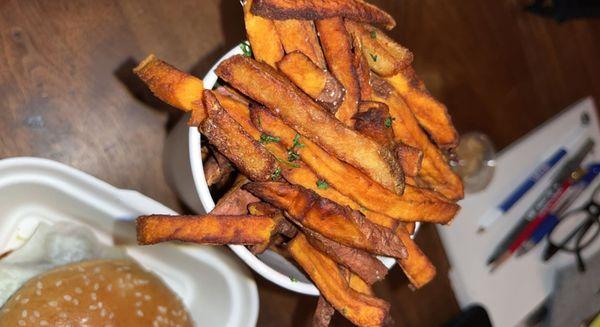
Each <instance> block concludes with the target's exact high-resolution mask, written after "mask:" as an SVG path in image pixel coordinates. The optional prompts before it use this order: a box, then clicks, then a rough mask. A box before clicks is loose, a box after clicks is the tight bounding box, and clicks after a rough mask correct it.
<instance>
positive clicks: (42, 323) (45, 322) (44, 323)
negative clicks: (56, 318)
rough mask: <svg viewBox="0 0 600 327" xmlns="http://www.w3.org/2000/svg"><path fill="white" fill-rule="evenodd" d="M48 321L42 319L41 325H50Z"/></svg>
mask: <svg viewBox="0 0 600 327" xmlns="http://www.w3.org/2000/svg"><path fill="white" fill-rule="evenodd" d="M48 325H49V324H48V322H47V321H46V320H41V321H40V326H48Z"/></svg>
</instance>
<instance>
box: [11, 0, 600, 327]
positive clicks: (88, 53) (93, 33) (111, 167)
mask: <svg viewBox="0 0 600 327" xmlns="http://www.w3.org/2000/svg"><path fill="white" fill-rule="evenodd" d="M373 2H375V3H377V4H380V5H381V6H382V8H384V9H386V10H388V11H389V12H390V13H391V14H392V15H393V16H394V17H395V18H396V20H397V22H398V27H397V28H396V29H395V30H394V31H392V32H391V34H392V35H393V36H394V37H395V38H397V39H398V40H400V41H401V42H402V43H403V44H405V45H406V46H408V47H409V48H410V49H411V50H412V51H413V52H414V53H415V56H416V57H415V65H416V70H417V72H418V73H419V74H420V75H421V76H422V77H423V79H424V80H425V81H426V83H427V84H428V86H429V88H430V90H431V92H432V93H433V94H434V95H436V96H438V97H439V98H440V99H441V100H443V101H444V102H445V103H447V105H448V107H449V109H450V111H451V113H452V115H453V117H454V121H455V122H456V124H457V126H458V127H459V129H460V130H461V131H463V132H464V131H469V130H481V131H483V132H485V133H487V134H489V135H490V136H491V138H492V140H493V141H494V142H495V143H496V144H497V145H498V147H500V148H501V147H504V146H506V145H507V144H509V143H510V142H512V141H514V140H515V139H516V138H518V137H519V136H521V135H523V134H524V133H526V132H527V131H528V130H530V129H531V128H533V127H534V126H536V125H538V124H539V123H541V122H542V121H544V120H545V119H547V118H549V117H551V116H552V115H554V114H555V113H557V112H558V111H560V110H561V109H563V108H564V107H565V106H566V105H568V104H570V103H572V102H574V101H576V100H577V99H579V98H581V97H583V96H585V95H588V94H592V95H594V96H595V97H597V98H600V77H599V74H598V73H599V72H600V61H598V60H597V58H599V57H600V21H598V20H595V21H593V20H579V21H572V22H567V23H564V24H557V23H555V22H554V21H552V20H548V19H543V18H540V17H538V16H534V15H531V14H528V13H525V12H523V11H522V10H521V7H522V5H523V2H522V1H517V0H513V1H504V2H481V1H476V0H462V1H449V0H447V1H435V0H403V1H397V0H379V1H373ZM243 37H244V32H243V24H242V20H241V10H240V8H239V4H238V2H237V1H235V0H220V1H219V0H204V1H192V0H178V1H170V2H165V1H155V0H152V1H115V0H101V1H93V2H89V1H81V0H79V1H66V0H55V1H39V0H38V1H34V0H31V1H18V0H9V1H3V2H2V4H0V115H1V116H0V117H1V119H0V157H3V158H4V157H9V156H22V155H32V156H40V157H45V158H51V159H54V160H58V161H61V162H64V163H66V164H69V165H72V166H74V167H76V168H78V169H81V170H83V171H86V172H88V173H91V174H93V175H95V176H97V177H99V178H101V179H103V180H106V181H107V182H109V183H111V184H113V185H116V186H118V187H122V188H131V189H135V190H138V191H141V192H143V193H145V194H147V195H149V196H151V197H153V198H155V199H157V200H159V201H161V202H163V203H165V204H166V205H168V206H170V207H172V208H173V209H176V210H185V209H184V208H183V207H182V205H181V204H180V203H179V201H178V200H177V198H176V196H175V194H174V193H173V191H172V190H171V189H170V188H169V186H168V185H167V184H166V181H165V178H164V175H163V164H164V160H165V159H166V160H168V158H163V145H164V140H165V136H166V134H167V131H168V128H169V127H170V126H172V124H173V122H175V121H176V120H177V119H178V118H179V117H180V114H179V113H177V112H176V111H175V110H172V109H171V108H168V107H167V106H164V105H162V104H160V103H159V102H158V101H155V100H154V99H153V98H152V97H151V96H150V95H149V94H148V93H147V92H146V91H145V89H144V88H143V86H142V85H140V84H139V82H137V80H136V79H135V78H134V77H133V76H132V74H131V72H130V68H131V67H132V66H133V65H134V63H135V62H136V61H137V60H139V59H141V58H143V57H144V56H145V55H146V54H148V53H155V54H157V55H158V56H160V57H163V58H165V59H166V60H168V61H169V62H171V63H173V64H175V65H177V66H179V67H181V68H184V69H188V70H190V71H192V72H194V73H195V74H196V75H198V76H202V75H203V74H204V73H205V72H206V70H207V69H208V68H209V67H210V66H211V65H212V63H213V62H214V60H215V59H217V58H218V57H219V56H220V55H221V54H222V53H224V52H225V51H226V50H227V49H229V48H231V47H232V46H234V45H235V44H236V43H237V42H238V41H239V40H241V39H242V38H243ZM448 228H451V227H448ZM418 242H419V243H420V244H421V245H422V247H423V249H424V251H425V252H426V253H427V254H428V255H429V256H430V257H431V258H432V260H433V261H434V263H435V264H436V266H437V267H438V277H437V278H436V279H435V281H434V282H433V283H432V284H431V285H428V286H426V287H425V288H423V289H422V290H418V291H414V292H413V291H411V290H409V289H408V287H407V286H406V284H407V282H406V279H405V277H404V276H403V275H402V273H401V272H400V270H399V269H398V268H394V269H393V270H392V272H391V273H390V277H389V278H388V279H387V280H386V281H385V282H383V283H381V284H380V285H377V287H376V291H377V292H378V293H379V294H381V296H382V297H384V298H386V299H388V300H390V301H391V302H392V304H393V306H392V307H393V309H392V314H393V316H394V318H395V320H396V325H397V326H415V325H418V326H437V325H440V324H441V323H443V322H444V321H446V320H447V319H449V318H450V317H451V316H453V315H454V314H456V313H457V312H458V306H457V304H456V300H455V299H454V296H453V293H452V290H451V288H450V285H449V281H448V278H447V272H448V269H449V264H448V262H447V260H446V257H445V254H444V251H443V248H442V246H441V243H440V242H439V238H438V236H437V234H436V232H435V230H434V228H432V227H431V226H427V227H425V228H424V229H423V230H422V232H421V233H420V235H419V237H418ZM256 280H257V283H258V285H259V290H260V291H259V294H260V300H261V309H260V316H259V325H260V326H290V325H295V326H306V325H307V324H308V322H309V320H310V315H311V314H312V310H313V309H314V307H315V305H316V299H315V298H311V297H307V296H299V295H296V294H293V293H291V292H288V291H285V290H282V289H281V288H279V287H277V286H275V285H273V284H271V283H270V282H268V281H266V280H264V279H262V278H261V277H259V276H256ZM334 325H347V323H346V322H344V321H343V320H342V319H340V317H339V316H336V319H335V321H334Z"/></svg>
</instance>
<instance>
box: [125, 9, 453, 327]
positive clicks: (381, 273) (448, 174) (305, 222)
mask: <svg viewBox="0 0 600 327" xmlns="http://www.w3.org/2000/svg"><path fill="white" fill-rule="evenodd" d="M243 6H244V19H245V26H246V30H247V35H248V40H249V44H247V43H246V44H243V45H242V49H243V50H244V55H237V56H233V57H231V58H229V59H227V60H225V61H223V62H222V63H221V64H220V65H219V66H218V68H217V69H216V73H217V75H218V76H219V78H220V80H221V84H222V85H219V86H218V87H216V88H215V89H213V90H205V89H204V85H203V82H202V80H200V79H198V78H196V77H194V76H191V75H189V74H187V73H185V72H182V71H180V70H178V69H176V68H175V67H173V66H171V65H169V64H167V63H165V62H164V61H162V60H160V59H158V58H156V57H155V56H153V55H150V56H149V57H148V58H146V59H145V60H144V61H142V62H141V63H140V64H139V66H138V67H137V68H136V69H135V73H136V74H137V75H138V76H139V77H140V78H141V79H142V80H143V81H144V82H145V83H146V84H147V85H148V87H149V88H150V90H152V92H153V93H154V94H155V95H156V96H157V97H159V98H160V99H162V100H163V101H165V102H167V103H169V104H170V105H172V106H174V107H177V108H179V109H181V110H184V111H188V112H191V115H190V117H191V118H190V121H189V123H190V124H191V125H193V126H198V128H199V130H200V132H201V133H202V134H203V135H204V136H205V137H206V138H207V139H208V141H209V142H210V144H211V146H212V147H214V149H215V150H216V154H215V155H216V157H217V161H218V162H224V161H227V162H226V164H219V165H218V167H220V168H223V167H228V165H229V167H230V166H231V165H232V166H234V167H235V169H236V170H237V171H238V172H239V175H238V177H237V179H236V180H235V183H234V184H233V186H232V187H231V189H230V190H229V191H228V192H227V193H226V194H225V195H224V196H223V197H222V198H221V199H220V200H219V201H218V203H217V205H216V207H215V209H214V210H213V211H212V212H210V213H209V214H206V215H202V216H161V215H152V216H143V217H139V218H138V221H137V223H138V240H139V243H140V244H154V243H157V242H163V241H170V240H179V241H188V242H195V243H200V244H218V245H222V244H244V245H247V246H248V247H249V248H250V250H251V251H253V252H254V253H261V252H262V251H265V250H267V249H271V250H273V251H277V252H278V253H280V254H282V255H284V256H286V257H288V258H292V259H293V260H294V261H295V262H296V263H297V265H299V266H300V267H301V268H302V269H303V270H304V272H305V273H306V274H307V275H308V276H309V277H310V279H311V280H312V281H313V282H314V284H315V285H316V286H317V287H318V289H319V290H320V292H321V297H320V298H319V302H318V306H317V310H316V313H315V316H314V319H313V322H314V325H315V326H327V325H328V324H329V321H330V319H331V316H332V315H333V314H334V310H335V311H338V312H339V313H341V314H342V315H343V316H344V317H346V318H347V319H348V320H350V321H351V322H352V323H354V324H356V325H359V326H381V325H385V324H387V323H389V322H390V317H389V307H390V305H389V304H388V303H386V302H385V301H383V300H381V299H378V298H377V297H375V295H374V294H373V291H372V289H371V285H372V284H373V283H375V282H377V281H379V280H381V279H383V278H384V277H385V275H386V273H387V269H386V267H385V266H384V265H383V264H382V263H381V262H380V261H379V260H378V259H377V258H376V257H375V255H382V256H388V257H393V258H395V259H396V260H397V262H398V264H399V265H400V267H401V268H402V269H403V270H404V272H405V273H406V276H407V277H408V279H409V281H410V283H411V284H412V285H413V286H414V287H415V288H419V287H422V286H423V285H425V284H427V283H428V282H429V281H431V279H432V278H433V277H434V276H435V268H434V266H433V265H432V264H431V262H430V261H429V260H428V258H427V257H426V256H425V255H424V254H423V253H422V251H421V250H420V249H419V247H418V246H417V245H416V244H415V243H414V241H413V240H412V239H411V237H410V234H411V233H412V231H413V228H414V223H415V222H431V223H439V224H447V223H449V222H450V221H451V220H452V219H453V217H454V216H455V215H456V213H457V212H458V210H459V206H458V205H457V204H456V201H458V200H459V199H461V198H462V197H463V185H462V182H461V180H460V179H459V177H458V176H457V175H456V174H455V173H454V172H453V171H452V170H451V168H450V167H449V165H448V163H447V159H446V157H445V156H444V151H447V150H451V149H452V148H453V147H455V146H456V144H457V138H458V134H457V132H456V130H455V128H454V126H453V125H452V122H451V120H450V117H449V116H448V113H447V110H446V107H445V106H444V105H443V104H442V103H440V102H439V101H437V100H435V99H434V98H433V97H432V96H431V95H430V94H429V92H428V91H427V89H426V88H425V85H424V84H423V82H422V81H421V80H419V78H418V77H417V76H416V74H415V72H414V70H413V68H412V65H411V64H412V59H413V55H412V53H411V52H410V51H409V50H408V49H406V48H404V47H403V46H401V45H400V44H398V43H396V42H394V41H393V40H392V39H390V38H389V37H388V36H386V35H385V34H384V32H383V31H382V30H381V29H378V28H377V27H375V26H380V27H383V28H384V29H391V28H393V27H394V26H395V21H394V20H393V18H392V17H391V16H390V15H388V14H387V13H385V12H384V11H382V10H380V9H379V8H377V7H375V6H373V5H370V4H368V3H365V2H363V1H361V0H345V1H341V0H301V1H300V0H298V1H289V0H254V1H252V0H247V1H246V2H245V3H244V4H243ZM219 158H220V161H219V160H218V159H219Z"/></svg>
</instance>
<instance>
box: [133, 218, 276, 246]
mask: <svg viewBox="0 0 600 327" xmlns="http://www.w3.org/2000/svg"><path fill="white" fill-rule="evenodd" d="M274 228H275V223H274V222H273V220H272V219H271V218H270V217H268V216H249V215H245V216H215V215H203V216H168V215H151V216H141V217H139V218H138V219H137V237H138V243H139V244H142V245H148V244H155V243H160V242H166V241H185V242H193V243H198V244H214V245H223V244H246V245H248V244H259V243H262V242H265V241H266V240H268V239H270V237H271V234H272V233H273V230H274Z"/></svg>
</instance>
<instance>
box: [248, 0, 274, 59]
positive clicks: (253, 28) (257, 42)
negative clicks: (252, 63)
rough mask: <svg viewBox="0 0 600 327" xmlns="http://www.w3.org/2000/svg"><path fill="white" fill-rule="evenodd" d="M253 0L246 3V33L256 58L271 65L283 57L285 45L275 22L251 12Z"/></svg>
mask: <svg viewBox="0 0 600 327" xmlns="http://www.w3.org/2000/svg"><path fill="white" fill-rule="evenodd" d="M251 6H252V0H246V3H245V4H244V23H245V24H246V34H247V35H248V41H250V46H251V48H252V54H253V55H254V58H256V60H259V61H262V62H265V63H267V64H269V65H271V67H275V63H276V62H278V61H279V60H281V58H283V54H284V53H283V45H282V44H281V40H279V35H278V34H277V30H276V29H275V24H273V21H271V20H270V19H266V18H263V17H260V16H256V15H254V14H252V13H251V12H250V7H251Z"/></svg>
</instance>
